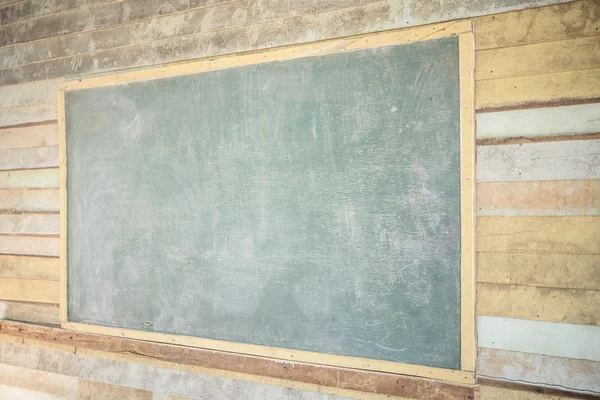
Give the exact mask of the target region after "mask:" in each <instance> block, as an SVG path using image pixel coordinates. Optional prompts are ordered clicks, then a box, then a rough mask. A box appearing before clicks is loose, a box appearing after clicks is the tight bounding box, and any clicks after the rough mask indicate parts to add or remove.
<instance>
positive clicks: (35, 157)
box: [0, 146, 58, 170]
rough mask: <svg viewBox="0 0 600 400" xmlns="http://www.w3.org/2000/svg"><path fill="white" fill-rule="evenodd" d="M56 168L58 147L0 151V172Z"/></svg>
mask: <svg viewBox="0 0 600 400" xmlns="http://www.w3.org/2000/svg"><path fill="white" fill-rule="evenodd" d="M49 167H58V146H52V147H30V148H25V149H10V150H0V170H16V169H35V168H49Z"/></svg>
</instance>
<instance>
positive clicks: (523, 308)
mask: <svg viewBox="0 0 600 400" xmlns="http://www.w3.org/2000/svg"><path fill="white" fill-rule="evenodd" d="M599 305H600V291H597V290H575V289H555V288H542V287H533V286H514V285H499V284H493V283H481V282H480V283H478V284H477V315H488V316H496V317H506V318H520V319H530V320H537V321H548V322H564V323H569V324H581V325H595V326H599V325H600V307H599Z"/></svg>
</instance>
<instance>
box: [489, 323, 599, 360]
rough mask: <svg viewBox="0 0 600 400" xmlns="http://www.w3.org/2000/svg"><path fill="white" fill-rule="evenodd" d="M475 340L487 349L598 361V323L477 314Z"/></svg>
mask: <svg viewBox="0 0 600 400" xmlns="http://www.w3.org/2000/svg"><path fill="white" fill-rule="evenodd" d="M477 333H478V341H477V344H478V345H479V346H480V347H486V348H489V349H499V350H510V351H520V352H527V353H533V354H543V355H548V356H556V357H565V358H577V359H582V360H590V361H600V327H598V326H588V325H573V324H561V323H556V322H545V321H528V320H523V319H515V318H501V317H488V316H480V317H477Z"/></svg>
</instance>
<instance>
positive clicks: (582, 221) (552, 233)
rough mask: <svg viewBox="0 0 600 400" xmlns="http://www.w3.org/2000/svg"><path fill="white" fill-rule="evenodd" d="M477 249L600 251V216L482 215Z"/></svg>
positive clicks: (517, 251)
mask: <svg viewBox="0 0 600 400" xmlns="http://www.w3.org/2000/svg"><path fill="white" fill-rule="evenodd" d="M477 251H484V252H494V253H519V252H533V253H536V252H541V253H583V254H600V217H597V216H591V217H479V218H477Z"/></svg>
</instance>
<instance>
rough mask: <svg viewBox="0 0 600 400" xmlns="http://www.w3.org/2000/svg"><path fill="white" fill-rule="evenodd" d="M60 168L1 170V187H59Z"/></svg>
mask: <svg viewBox="0 0 600 400" xmlns="http://www.w3.org/2000/svg"><path fill="white" fill-rule="evenodd" d="M58 178H59V177H58V168H46V169H30V170H23V171H0V189H51V188H58V182H59V181H58Z"/></svg>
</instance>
